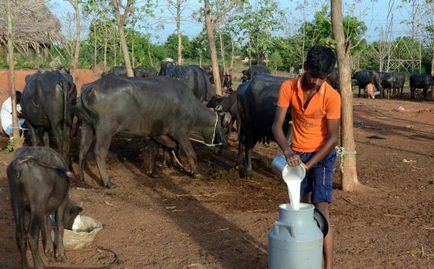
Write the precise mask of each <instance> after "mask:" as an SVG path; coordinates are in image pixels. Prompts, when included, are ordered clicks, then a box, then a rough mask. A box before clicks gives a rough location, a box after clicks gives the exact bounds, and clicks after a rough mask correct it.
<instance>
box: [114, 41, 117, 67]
mask: <svg viewBox="0 0 434 269" xmlns="http://www.w3.org/2000/svg"><path fill="white" fill-rule="evenodd" d="M116 43H117V41H116V38H114V39H113V52H114V61H113V65H114V66H116V65H117V64H118V63H117V62H118V54H117V52H118V46H117V44H116Z"/></svg>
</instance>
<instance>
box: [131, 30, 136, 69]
mask: <svg viewBox="0 0 434 269" xmlns="http://www.w3.org/2000/svg"><path fill="white" fill-rule="evenodd" d="M131 37H132V40H131V62H132V67H133V68H135V67H136V60H135V58H134V27H133V33H132V34H131Z"/></svg>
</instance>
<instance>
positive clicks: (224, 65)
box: [219, 31, 226, 72]
mask: <svg viewBox="0 0 434 269" xmlns="http://www.w3.org/2000/svg"><path fill="white" fill-rule="evenodd" d="M219 40H220V54H221V55H222V63H223V70H224V71H225V72H226V64H225V48H224V47H223V35H222V31H219Z"/></svg>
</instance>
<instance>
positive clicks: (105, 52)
mask: <svg viewBox="0 0 434 269" xmlns="http://www.w3.org/2000/svg"><path fill="white" fill-rule="evenodd" d="M107 47H108V38H107V37H104V71H105V70H106V69H107Z"/></svg>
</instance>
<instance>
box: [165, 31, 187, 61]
mask: <svg viewBox="0 0 434 269" xmlns="http://www.w3.org/2000/svg"><path fill="white" fill-rule="evenodd" d="M181 44H182V57H183V58H191V56H192V44H191V42H190V40H189V38H188V36H186V35H181ZM165 47H166V51H167V55H168V56H169V57H170V58H173V59H178V35H177V34H171V35H170V36H168V37H167V40H166V43H165Z"/></svg>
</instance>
